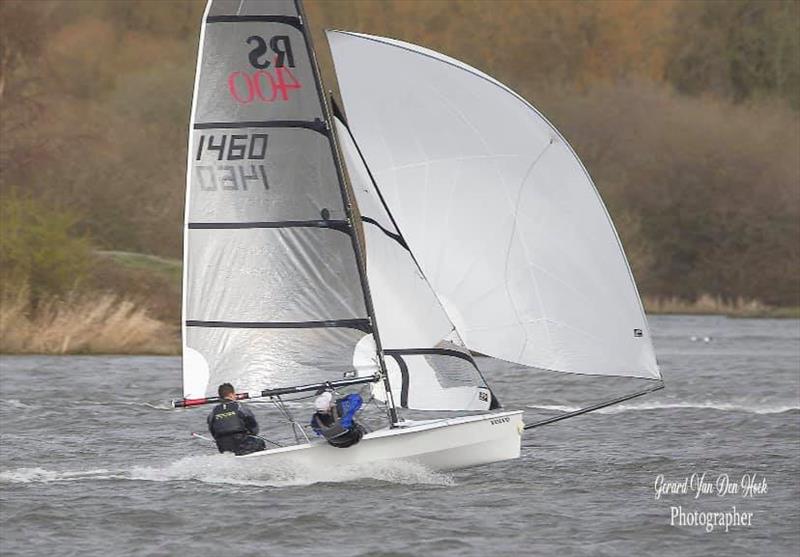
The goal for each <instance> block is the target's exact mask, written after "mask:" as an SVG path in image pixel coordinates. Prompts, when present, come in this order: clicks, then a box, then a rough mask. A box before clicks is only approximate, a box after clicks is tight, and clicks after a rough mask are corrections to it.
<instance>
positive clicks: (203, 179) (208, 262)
mask: <svg viewBox="0 0 800 557" xmlns="http://www.w3.org/2000/svg"><path fill="white" fill-rule="evenodd" d="M321 91H322V89H321V86H320V83H319V78H318V72H317V70H316V66H315V61H314V58H313V50H312V49H311V47H310V45H309V38H308V33H307V31H306V28H305V26H304V22H303V20H302V17H301V13H300V10H299V7H298V6H297V5H296V3H295V2H293V1H291V0H235V1H233V0H231V1H228V0H215V1H213V2H209V4H208V7H207V8H206V13H205V15H204V21H203V31H202V34H201V45H200V54H199V59H198V66H197V76H196V81H195V94H194V101H193V106H192V120H191V129H190V136H191V137H190V141H189V161H188V163H189V164H188V171H187V194H186V215H185V219H186V224H185V231H184V238H185V239H184V301H183V302H184V303H183V308H184V320H183V323H184V324H183V350H184V359H183V389H184V397H185V398H187V399H193V398H202V397H206V396H207V395H210V394H212V393H213V392H214V391H215V389H216V387H217V385H218V384H219V383H221V382H223V381H230V382H232V383H234V384H235V386H236V387H237V389H239V390H260V389H264V388H266V387H270V386H284V385H297V384H302V383H312V382H318V381H326V380H331V379H334V378H341V377H342V373H343V372H345V371H347V370H351V369H352V368H353V354H354V352H355V349H356V346H357V345H359V342H360V341H362V339H364V338H365V337H370V338H371V336H372V334H373V333H374V331H373V325H372V323H373V321H372V319H371V316H370V311H371V302H370V299H369V293H368V288H367V287H366V283H365V281H364V280H362V278H363V277H362V276H361V275H362V270H361V268H360V266H359V262H358V257H359V255H358V245H357V239H356V238H355V233H354V228H353V226H352V221H351V217H350V214H349V206H348V203H347V198H346V195H345V193H344V189H343V187H344V186H343V181H342V178H341V174H340V172H339V169H338V168H337V162H336V155H335V149H334V142H333V137H332V130H331V125H330V122H329V120H328V118H327V115H326V108H325V105H324V101H323V97H322V94H321ZM368 344H369V343H368ZM371 347H372V351H371V354H370V357H368V358H367V359H366V360H367V361H366V363H365V362H363V361H362V362H361V367H362V369H368V370H370V373H374V372H375V371H377V370H378V369H379V360H380V357H379V354H377V353H376V351H375V349H376V343H375V342H371ZM378 347H379V345H378Z"/></svg>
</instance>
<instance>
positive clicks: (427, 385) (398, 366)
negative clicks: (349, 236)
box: [335, 118, 491, 410]
mask: <svg viewBox="0 0 800 557" xmlns="http://www.w3.org/2000/svg"><path fill="white" fill-rule="evenodd" d="M335 122H336V131H337V135H338V137H339V144H340V147H341V150H342V154H343V155H344V162H345V164H346V166H347V171H348V174H349V175H350V182H351V184H352V186H353V192H354V193H355V198H356V202H357V203H358V209H359V212H360V214H361V218H362V222H363V229H364V244H365V253H366V256H365V258H366V263H367V278H368V280H369V285H370V293H371V295H372V304H373V307H374V310H375V319H376V322H377V328H378V330H379V331H380V336H381V344H382V346H383V350H384V354H385V356H386V358H385V359H386V366H387V369H388V372H389V379H390V383H391V385H392V392H393V394H394V399H395V402H396V403H398V404H399V405H400V406H401V407H404V408H413V409H417V410H487V409H489V406H490V402H491V394H490V392H489V390H488V389H487V388H486V385H485V382H484V380H483V378H482V377H481V375H480V372H479V371H478V368H477V366H476V365H475V362H474V360H473V359H472V357H471V356H470V354H469V351H468V350H467V349H466V348H465V347H464V345H463V341H462V340H461V338H460V337H459V336H458V333H457V332H456V331H455V328H454V326H453V324H452V323H451V322H450V320H449V319H448V317H447V314H446V313H445V311H444V310H443V309H442V307H441V305H440V304H439V300H438V299H437V297H436V294H435V293H434V292H433V290H431V287H430V285H429V284H428V282H427V281H426V280H425V277H424V276H423V275H422V274H421V273H420V271H419V269H418V268H417V265H416V263H414V260H413V258H412V256H411V253H410V252H409V251H408V249H407V247H406V246H405V245H404V242H403V240H402V238H401V237H400V236H399V234H398V231H397V229H396V228H395V226H394V224H393V223H392V221H391V218H390V217H389V215H388V214H387V213H386V210H385V208H384V207H383V204H382V202H381V200H380V197H379V196H378V193H377V192H376V191H375V188H374V186H373V184H372V180H371V179H370V177H369V174H368V172H367V169H366V168H365V166H364V163H363V161H362V160H361V157H360V155H359V154H358V150H357V148H356V146H355V144H354V143H353V141H352V139H351V137H350V135H349V132H348V131H347V128H346V127H345V125H344V124H343V123H342V122H341V121H340V120H339V119H338V118H336V119H335ZM354 364H356V365H355V367H356V368H359V367H361V366H359V365H358V364H359V362H358V361H356V362H354ZM371 373H374V371H373V370H370V369H367V370H366V372H365V374H371ZM379 390H380V388H378V391H379ZM377 396H380V393H377Z"/></svg>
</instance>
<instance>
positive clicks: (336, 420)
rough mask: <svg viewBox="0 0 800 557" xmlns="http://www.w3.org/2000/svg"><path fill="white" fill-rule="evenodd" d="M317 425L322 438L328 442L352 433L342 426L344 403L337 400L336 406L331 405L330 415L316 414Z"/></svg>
mask: <svg viewBox="0 0 800 557" xmlns="http://www.w3.org/2000/svg"><path fill="white" fill-rule="evenodd" d="M314 421H315V422H316V423H315V425H316V426H317V428H318V429H319V431H320V433H322V436H323V437H325V439H327V440H328V441H330V440H331V439H336V438H337V437H340V436H342V435H344V434H346V433H348V432H349V431H350V429H349V428H346V427H344V426H343V425H342V401H341V400H337V401H336V404H333V405H331V411H330V413H329V414H323V413H321V412H316V413H315V414H314Z"/></svg>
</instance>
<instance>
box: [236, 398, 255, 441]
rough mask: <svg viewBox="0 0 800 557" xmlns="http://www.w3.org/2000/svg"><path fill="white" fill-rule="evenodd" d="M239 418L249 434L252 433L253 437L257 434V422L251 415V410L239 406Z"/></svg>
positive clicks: (253, 415)
mask: <svg viewBox="0 0 800 557" xmlns="http://www.w3.org/2000/svg"><path fill="white" fill-rule="evenodd" d="M239 417H241V418H242V421H243V422H244V425H245V427H246V428H247V430H248V431H249V432H250V433H252V434H253V435H256V434H257V433H258V422H257V421H256V417H255V414H253V411H252V410H250V409H249V408H248V407H246V406H244V405H242V404H240V405H239Z"/></svg>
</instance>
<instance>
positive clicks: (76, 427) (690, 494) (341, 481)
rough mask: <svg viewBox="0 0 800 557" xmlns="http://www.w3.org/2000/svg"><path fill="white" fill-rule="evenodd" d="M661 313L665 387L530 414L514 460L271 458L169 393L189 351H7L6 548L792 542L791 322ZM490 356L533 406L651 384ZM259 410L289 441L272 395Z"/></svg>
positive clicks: (401, 551) (794, 391)
mask: <svg viewBox="0 0 800 557" xmlns="http://www.w3.org/2000/svg"><path fill="white" fill-rule="evenodd" d="M651 327H652V329H653V334H654V337H655V341H656V352H657V355H658V358H659V363H660V365H661V367H662V371H663V374H664V378H665V380H666V383H667V388H666V389H664V390H662V391H659V392H657V393H654V394H651V395H649V396H647V397H643V398H638V399H635V400H632V401H629V402H626V403H624V404H622V405H620V406H616V407H612V408H608V409H604V410H601V411H598V412H594V413H591V414H587V415H584V416H581V417H576V418H574V419H570V420H565V421H563V422H559V423H557V424H553V425H548V426H545V427H541V428H536V429H532V430H529V431H527V432H526V434H525V436H524V438H523V449H522V458H521V459H520V460H516V461H509V462H504V463H498V464H494V465H489V466H484V467H478V468H473V469H468V470H462V471H456V472H452V473H437V472H432V471H429V470H425V469H423V468H421V467H419V466H416V465H413V464H409V463H395V464H389V465H382V466H372V467H365V468H362V469H333V470H328V471H326V472H324V473H322V472H318V473H313V474H312V473H309V472H303V471H300V470H267V469H260V468H259V467H258V466H257V465H256V464H255V463H254V462H253V461H252V459H250V460H244V461H241V460H235V459H234V458H233V457H231V456H228V455H219V454H217V453H216V450H215V449H214V448H213V447H211V446H210V445H209V444H208V443H207V442H204V441H202V440H199V439H195V438H192V437H191V436H190V433H191V432H193V431H198V432H204V429H205V415H206V413H207V411H208V408H207V407H206V408H202V409H193V410H164V409H160V408H161V407H163V406H164V403H165V401H167V400H168V399H170V398H173V397H177V396H179V393H180V385H179V381H180V360H179V359H178V358H162V357H109V356H87V357H38V356H37V357H11V356H6V357H3V358H2V360H1V363H0V372H2V382H1V383H0V391H1V392H0V394H1V395H2V400H3V402H2V404H0V424H2V425H0V520H1V521H2V522H1V523H0V553H2V555H4V556H5V557H10V556H16V555H65V556H69V555H80V556H82V557H85V556H86V555H126V556H127V555H178V554H194V555H211V554H224V555H226V556H233V555H257V554H258V555H266V556H283V555H315V556H319V555H330V556H337V557H338V556H347V555H359V556H367V555H370V556H417V555H426V556H427V555H430V556H475V557H479V556H480V557H482V556H487V555H488V556H491V555H554V554H558V555H559V556H569V555H633V556H639V555H676V556H677V555H680V556H691V555H698V556H701V555H702V556H707V555H725V556H734V555H747V556H753V555H792V556H796V555H798V553H799V552H800V321H798V320H754V319H726V318H723V317H664V316H660V317H653V318H651ZM705 337H709V338H708V340H707V341H705V340H704V339H705ZM479 363H480V365H482V367H483V368H484V371H485V373H486V376H487V379H488V380H489V382H490V384H491V385H492V387H493V388H494V390H495V391H496V392H497V394H498V396H499V398H500V400H501V401H502V402H503V403H504V405H505V406H506V408H510V409H511V408H524V409H525V410H526V416H525V419H526V422H528V423H532V422H534V421H536V419H537V418H544V417H547V416H552V415H555V414H557V413H558V412H561V411H567V410H571V409H575V408H578V407H581V406H584V405H586V404H588V403H591V402H595V401H598V400H602V399H603V398H605V397H611V396H615V395H617V396H618V395H620V394H624V393H626V392H633V391H636V390H637V389H641V388H642V384H641V383H638V382H636V381H631V380H625V379H615V378H606V379H596V378H590V377H577V376H567V375H563V374H554V373H538V372H537V373H531V372H530V371H526V370H523V369H520V368H519V367H515V366H512V365H509V364H505V363H502V362H497V361H490V360H485V359H481V360H480V361H479ZM297 404H298V406H293V411H294V412H295V413H296V414H297V415H298V416H300V417H302V418H303V421H305V419H306V416H307V415H308V410H307V408H306V407H304V406H302V403H297ZM253 407H254V410H255V412H256V415H257V416H258V417H259V421H260V422H261V424H262V429H264V430H265V433H264V434H265V435H267V436H268V437H271V438H275V439H283V440H285V439H286V436H287V435H288V432H287V430H286V428H285V427H284V426H280V425H279V424H278V423H277V422H278V414H277V413H276V412H275V411H274V410H273V409H272V408H271V407H270V406H268V405H254V406H253ZM693 474H696V476H695V481H694V482H692V481H691V476H692V475H693ZM702 474H705V478H704V480H703V482H702V485H703V486H707V485H710V486H711V487H710V488H708V487H702V488H700V490H701V492H702V493H701V494H700V495H699V496H696V493H695V489H693V488H694V487H696V485H694V484H697V483H698V481H697V480H698V479H699V477H700V476H701V475H702ZM745 475H747V478H746V481H745V484H744V485H742V483H741V482H742V478H743V476H745ZM659 477H660V478H661V479H660V480H659ZM725 478H727V479H728V482H727V483H726V481H725ZM684 479H686V493H685V494H684V493H682V492H681V490H682V487H681V484H682V482H683V481H684ZM657 482H660V483H659V485H660V486H661V489H662V490H663V489H667V491H670V493H664V494H662V495H661V496H660V498H659V499H656V489H655V487H656V484H657ZM734 484H735V485H736V486H737V487H736V488H734V487H733V486H734ZM709 489H710V490H711V491H709ZM734 489H737V490H738V491H735V492H734V491H732V490H734ZM719 490H723V491H724V494H723V495H720V494H719V493H718V491H719ZM734 506H735V508H736V513H739V514H738V515H737V516H739V517H740V521H743V520H746V519H745V518H742V517H746V516H749V522H750V525H749V526H747V525H742V524H739V525H738V526H729V527H728V529H727V530H728V531H726V528H725V526H724V525H720V524H717V525H716V526H715V527H714V528H713V530H712V531H710V532H708V531H707V530H708V528H707V527H705V526H696V525H694V526H690V525H680V524H678V523H676V524H674V525H673V524H671V518H672V516H673V514H676V518H675V520H677V521H680V517H681V515H680V514H679V513H678V508H680V512H681V513H683V517H684V518H683V519H684V521H689V520H691V518H689V515H692V516H695V515H694V513H716V512H719V513H729V515H730V516H733V514H732V513H733V512H734V511H733V510H732V507H734ZM696 516H697V517H700V516H704V517H708V516H710V515H708V514H698V515H696ZM714 516H716V515H714ZM723 516H724V514H723ZM697 520H703V521H704V523H705V522H706V520H705V519H701V518H697ZM720 520H722V521H724V519H720Z"/></svg>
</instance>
